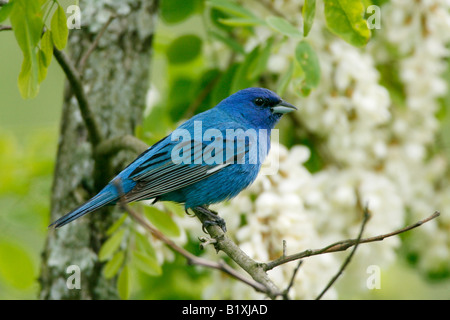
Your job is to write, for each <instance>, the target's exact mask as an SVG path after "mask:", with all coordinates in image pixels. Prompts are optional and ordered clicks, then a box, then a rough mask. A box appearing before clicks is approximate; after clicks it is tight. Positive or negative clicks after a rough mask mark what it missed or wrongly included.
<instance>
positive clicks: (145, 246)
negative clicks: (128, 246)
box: [134, 231, 156, 259]
mask: <svg viewBox="0 0 450 320" xmlns="http://www.w3.org/2000/svg"><path fill="white" fill-rule="evenodd" d="M134 235H135V241H136V248H137V250H139V251H140V252H143V253H145V254H146V255H148V256H150V257H152V258H154V259H156V251H155V248H153V246H152V244H151V242H150V240H149V239H148V238H147V237H146V236H144V235H143V234H141V233H139V232H137V231H136V232H134Z"/></svg>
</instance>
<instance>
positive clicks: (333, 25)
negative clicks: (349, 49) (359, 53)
mask: <svg viewBox="0 0 450 320" xmlns="http://www.w3.org/2000/svg"><path fill="white" fill-rule="evenodd" d="M324 2H325V19H326V23H327V27H328V29H330V31H331V32H333V33H335V34H336V35H337V36H339V37H341V38H342V39H344V40H345V41H347V42H348V43H350V44H352V45H354V46H356V47H362V46H365V45H366V44H367V42H368V41H369V39H370V30H369V27H368V26H367V22H366V20H364V6H363V4H362V2H361V0H327V1H324Z"/></svg>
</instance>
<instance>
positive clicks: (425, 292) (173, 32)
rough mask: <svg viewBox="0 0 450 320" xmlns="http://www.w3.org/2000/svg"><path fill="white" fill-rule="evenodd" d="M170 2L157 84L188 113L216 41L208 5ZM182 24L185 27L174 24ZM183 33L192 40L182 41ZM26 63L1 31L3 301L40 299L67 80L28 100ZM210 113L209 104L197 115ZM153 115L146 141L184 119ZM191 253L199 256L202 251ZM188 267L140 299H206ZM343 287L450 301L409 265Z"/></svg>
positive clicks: (157, 43) (169, 266) (54, 80)
mask: <svg viewBox="0 0 450 320" xmlns="http://www.w3.org/2000/svg"><path fill="white" fill-rule="evenodd" d="M170 3H171V2H170V1H162V6H163V17H162V19H160V20H159V22H158V28H157V33H156V37H155V40H154V50H155V54H154V56H153V58H152V68H151V70H152V81H151V82H152V83H153V84H155V83H157V84H158V87H157V90H158V92H159V95H160V96H161V97H162V98H161V99H162V100H164V99H168V98H167V97H170V96H171V95H170V92H177V91H178V90H183V89H186V88H187V89H189V90H185V92H186V96H187V97H186V96H183V97H181V99H180V100H179V101H171V102H170V105H172V106H175V107H174V108H176V109H177V110H180V109H187V108H189V104H187V103H186V101H192V99H193V97H195V95H196V94H198V92H199V89H200V88H201V87H202V84H201V82H202V81H200V80H199V79H201V78H202V77H204V78H205V79H207V78H208V77H209V78H210V77H213V76H214V68H212V67H213V66H214V65H215V64H216V63H217V61H212V62H211V61H210V60H207V58H206V55H205V52H204V46H203V45H204V41H208V40H207V38H208V37H207V34H206V32H205V24H204V19H203V17H202V15H203V6H201V5H199V2H198V1H187V2H186V6H187V7H185V8H184V9H183V10H181V11H177V10H174V9H173V8H172V7H170ZM164 6H166V7H165V8H164ZM189 6H192V7H189ZM164 10H166V11H164ZM164 15H165V16H164ZM185 18H187V19H185ZM178 21H180V22H181V21H182V24H176V23H175V24H174V22H178ZM182 34H184V35H187V37H191V38H183V37H180V35H182ZM183 41H186V42H187V43H189V44H190V47H189V48H190V51H188V52H187V53H186V54H185V56H183V57H180V55H178V54H177V50H178V49H177V48H178V47H177V46H184V44H183ZM209 58H210V56H209V57H208V59H209ZM180 59H181V60H180ZM183 59H186V61H183ZM21 61H22V54H21V51H20V49H19V47H18V45H17V43H16V41H15V39H14V35H13V33H12V32H8V31H4V32H0V97H1V106H0V299H36V297H37V293H38V290H39V288H38V282H37V278H38V276H39V266H40V252H41V250H42V248H43V245H44V242H45V238H46V234H47V225H48V224H49V203H50V196H51V183H52V172H53V166H54V160H55V155H56V150H57V143H58V131H59V130H58V129H59V128H58V125H59V118H60V112H61V105H62V94H63V86H64V75H63V73H62V71H61V70H60V67H59V65H58V64H57V63H55V61H53V62H52V63H51V65H50V68H49V71H48V75H47V79H46V80H45V81H44V82H43V83H42V84H41V87H40V92H39V94H38V96H37V97H36V98H34V99H31V100H24V99H22V98H21V96H20V94H19V90H18V87H17V76H18V74H19V71H20V65H21ZM193 84H197V85H198V87H195V86H193ZM199 84H200V85H199ZM192 88H193V89H192ZM172 96H173V95H172ZM169 99H170V98H169ZM159 105H160V104H159ZM206 107H207V106H206V105H202V106H200V107H199V108H198V109H197V110H196V111H199V110H201V109H202V108H206ZM155 108H158V104H156V107H155ZM151 112H152V114H153V115H154V117H152V119H153V120H152V119H147V120H146V121H145V122H144V124H143V127H142V132H143V136H145V135H146V133H148V132H150V130H151V133H152V135H155V136H161V135H164V134H165V133H166V132H167V131H168V130H170V129H171V128H174V126H175V124H176V122H177V121H178V120H180V117H179V116H178V113H177V112H174V113H172V114H170V110H169V112H168V113H164V112H165V111H163V109H162V108H161V110H159V111H158V109H156V110H151ZM155 115H158V116H159V117H155ZM155 139H156V138H155ZM190 249H191V250H192V251H194V252H196V250H198V248H196V247H195V245H192V247H191V248H190ZM183 266H184V261H183V259H181V258H176V259H175V261H174V262H173V263H166V264H165V265H164V268H163V270H164V272H163V274H162V275H161V276H160V277H150V276H147V275H143V274H142V275H140V276H139V277H138V278H137V279H136V281H138V282H139V284H140V286H138V288H139V289H137V290H136V292H134V293H133V295H132V298H151V299H158V298H159V299H165V298H188V299H189V298H192V299H199V298H201V292H202V286H204V285H206V283H207V281H208V275H206V273H204V272H202V271H196V270H191V271H190V272H185V273H183V272H181V271H182V270H183ZM193 283H195V284H196V286H193V285H192V284H193ZM194 287H195V289H193V288H194ZM338 287H339V285H338ZM339 288H340V294H341V295H340V297H341V298H348V299H356V298H363V299H450V290H449V288H450V282H449V280H440V281H439V282H432V281H429V280H427V279H425V278H423V277H422V276H421V275H420V274H418V273H417V272H416V271H415V270H414V269H412V268H411V267H410V266H408V265H405V264H404V263H403V262H399V263H397V264H395V265H394V266H392V267H391V268H390V269H389V270H387V271H385V272H384V274H383V285H382V288H381V289H380V290H372V291H369V290H368V291H367V292H365V293H362V294H361V293H359V294H358V295H354V294H353V293H352V292H347V291H346V290H345V287H342V286H341V287H339Z"/></svg>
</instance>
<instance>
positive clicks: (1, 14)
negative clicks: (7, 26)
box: [0, 1, 14, 22]
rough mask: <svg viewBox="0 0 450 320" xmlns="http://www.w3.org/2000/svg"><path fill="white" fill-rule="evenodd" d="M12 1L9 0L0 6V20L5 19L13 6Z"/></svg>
mask: <svg viewBox="0 0 450 320" xmlns="http://www.w3.org/2000/svg"><path fill="white" fill-rule="evenodd" d="M13 5H14V1H10V2H8V3H7V4H5V5H3V6H2V7H1V8H0V22H3V21H5V20H6V19H7V18H8V16H9V14H10V13H11V10H12V8H13Z"/></svg>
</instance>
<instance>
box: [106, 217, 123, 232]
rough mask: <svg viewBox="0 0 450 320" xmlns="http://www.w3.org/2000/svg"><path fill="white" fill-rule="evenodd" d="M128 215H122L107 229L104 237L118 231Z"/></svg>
mask: <svg viewBox="0 0 450 320" xmlns="http://www.w3.org/2000/svg"><path fill="white" fill-rule="evenodd" d="M127 217H128V215H127V214H126V213H124V214H122V216H121V217H120V218H119V219H117V220H116V221H115V222H114V223H113V224H112V226H111V227H109V228H108V230H106V235H108V236H110V235H112V234H113V233H114V232H116V230H117V229H119V227H120V226H121V225H122V224H123V223H124V222H125V220H126V219H127Z"/></svg>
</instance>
